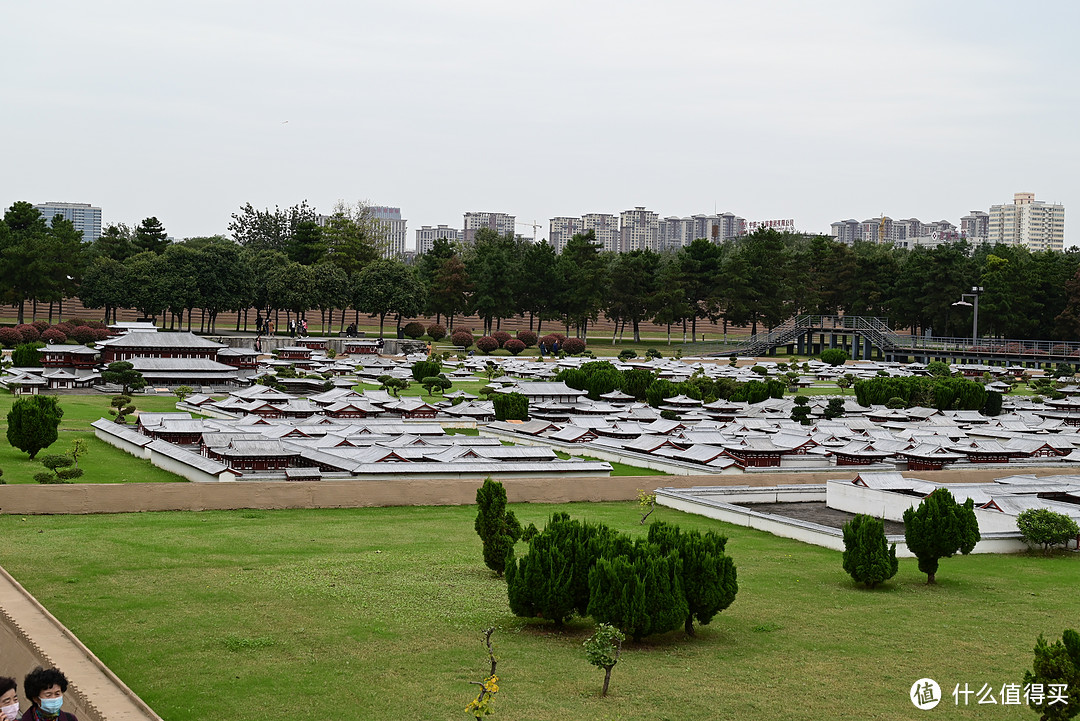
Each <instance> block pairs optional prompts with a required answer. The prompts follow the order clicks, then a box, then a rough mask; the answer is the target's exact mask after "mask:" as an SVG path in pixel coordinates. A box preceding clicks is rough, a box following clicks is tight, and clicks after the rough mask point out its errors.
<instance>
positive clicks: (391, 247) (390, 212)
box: [366, 205, 409, 258]
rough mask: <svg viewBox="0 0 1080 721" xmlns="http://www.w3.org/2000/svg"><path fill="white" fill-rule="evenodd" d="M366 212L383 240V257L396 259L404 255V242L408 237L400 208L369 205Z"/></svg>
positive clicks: (406, 222)
mask: <svg viewBox="0 0 1080 721" xmlns="http://www.w3.org/2000/svg"><path fill="white" fill-rule="evenodd" d="M366 210H367V212H369V213H370V214H371V217H372V219H374V221H375V223H376V224H377V225H378V227H379V230H380V231H381V233H382V239H383V257H384V258H398V257H401V256H402V255H404V254H405V242H406V240H407V239H408V237H409V233H408V229H407V225H408V221H407V220H405V219H403V218H402V217H401V208H392V207H390V206H387V205H371V206H368V207H367V209H366Z"/></svg>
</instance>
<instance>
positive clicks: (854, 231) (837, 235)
mask: <svg viewBox="0 0 1080 721" xmlns="http://www.w3.org/2000/svg"><path fill="white" fill-rule="evenodd" d="M829 228H830V229H831V232H832V237H833V239H834V240H836V241H837V242H839V243H844V244H845V245H854V244H855V241H856V240H862V223H860V222H859V221H857V220H855V219H854V218H848V219H847V220H838V221H836V222H835V223H833V224H832V225H830V226H829Z"/></svg>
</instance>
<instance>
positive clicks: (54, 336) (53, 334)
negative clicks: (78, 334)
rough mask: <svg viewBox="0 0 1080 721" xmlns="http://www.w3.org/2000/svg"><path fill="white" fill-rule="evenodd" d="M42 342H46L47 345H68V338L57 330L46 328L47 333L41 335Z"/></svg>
mask: <svg viewBox="0 0 1080 721" xmlns="http://www.w3.org/2000/svg"><path fill="white" fill-rule="evenodd" d="M41 340H43V341H45V342H46V343H55V344H57V345H63V344H64V343H67V336H66V335H64V334H63V332H61V331H59V330H57V329H56V328H46V329H45V332H44V333H42V334H41Z"/></svg>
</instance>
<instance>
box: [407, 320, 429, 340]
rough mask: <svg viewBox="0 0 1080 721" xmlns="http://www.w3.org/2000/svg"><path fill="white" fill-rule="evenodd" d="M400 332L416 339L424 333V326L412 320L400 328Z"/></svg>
mask: <svg viewBox="0 0 1080 721" xmlns="http://www.w3.org/2000/svg"><path fill="white" fill-rule="evenodd" d="M401 332H402V333H404V334H405V335H406V337H408V338H412V339H413V340H416V339H417V338H419V337H420V336H422V335H424V326H423V325H421V324H420V323H417V322H416V321H413V322H412V323H406V324H405V327H404V328H402V329H401Z"/></svg>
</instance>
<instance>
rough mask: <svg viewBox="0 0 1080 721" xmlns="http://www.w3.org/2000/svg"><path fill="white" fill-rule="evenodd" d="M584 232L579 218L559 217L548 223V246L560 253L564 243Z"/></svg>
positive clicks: (564, 245)
mask: <svg viewBox="0 0 1080 721" xmlns="http://www.w3.org/2000/svg"><path fill="white" fill-rule="evenodd" d="M583 230H584V225H583V224H582V221H581V218H573V217H570V216H560V217H558V218H552V219H551V220H549V221H548V244H549V245H551V247H552V248H554V249H555V252H556V253H561V252H562V249H563V248H565V247H566V242H567V241H568V240H570V239H571V238H573V237H574V236H575V235H577V234H578V233H580V232H582V231H583Z"/></svg>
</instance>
